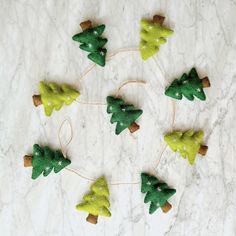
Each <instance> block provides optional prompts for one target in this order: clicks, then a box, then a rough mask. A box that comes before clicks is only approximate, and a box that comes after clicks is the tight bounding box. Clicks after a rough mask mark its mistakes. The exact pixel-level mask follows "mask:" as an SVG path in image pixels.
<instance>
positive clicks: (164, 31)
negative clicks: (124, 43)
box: [139, 15, 174, 60]
mask: <svg viewBox="0 0 236 236" xmlns="http://www.w3.org/2000/svg"><path fill="white" fill-rule="evenodd" d="M164 19H165V17H163V16H159V15H155V16H154V17H153V20H152V21H149V20H144V19H143V20H141V22H140V24H141V32H140V44H139V50H140V53H141V57H142V59H143V60H147V59H148V58H150V57H152V56H153V55H155V54H156V53H157V52H158V51H159V48H160V46H161V45H162V44H164V43H166V39H165V38H166V37H168V36H170V35H171V34H173V32H174V31H173V30H171V29H169V28H166V27H164V26H163V22H164Z"/></svg>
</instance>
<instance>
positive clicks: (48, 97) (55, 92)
mask: <svg viewBox="0 0 236 236" xmlns="http://www.w3.org/2000/svg"><path fill="white" fill-rule="evenodd" d="M39 91H40V95H33V102H34V105H35V106H39V105H41V104H43V106H44V111H45V114H46V115H47V116H50V115H51V114H52V112H53V110H54V109H55V110H57V111H58V110H60V109H61V107H62V106H63V105H64V104H65V105H70V104H71V103H72V102H73V101H74V100H75V99H76V98H77V97H78V96H79V95H80V93H79V92H78V91H77V90H75V89H73V88H71V87H70V86H69V85H66V84H62V85H57V84H56V83H45V82H44V81H41V82H40V84H39Z"/></svg>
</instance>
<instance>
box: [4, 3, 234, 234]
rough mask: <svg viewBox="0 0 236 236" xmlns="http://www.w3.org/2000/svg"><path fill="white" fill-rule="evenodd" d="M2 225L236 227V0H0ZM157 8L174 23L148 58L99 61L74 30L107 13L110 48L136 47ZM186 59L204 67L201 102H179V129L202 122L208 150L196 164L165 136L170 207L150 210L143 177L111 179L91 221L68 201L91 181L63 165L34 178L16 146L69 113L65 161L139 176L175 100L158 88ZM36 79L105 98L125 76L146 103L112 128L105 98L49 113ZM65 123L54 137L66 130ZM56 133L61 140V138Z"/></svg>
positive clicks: (149, 163)
mask: <svg viewBox="0 0 236 236" xmlns="http://www.w3.org/2000/svg"><path fill="white" fill-rule="evenodd" d="M0 6H1V7H0V26H1V35H0V42H1V43H0V65H1V66H0V73H1V86H0V89H1V90H0V91H1V92H0V107H1V114H0V130H1V132H0V133H1V135H0V160H1V165H0V185H1V187H0V234H1V235H3V236H10V235H12V236H13V235H14V236H21V235H22V236H41V235H47V236H59V235H61V236H62V235H63V236H64V235H65V236H71V235H75V236H78V235H79V236H90V235H99V236H100V235H104V236H105V235H106V236H113V235H114V236H118V235H119V236H162V235H166V236H185V235H186V236H189V235H191V236H213V235H214V236H218V235H219V236H234V235H236V216H235V215H236V214H235V210H236V203H235V200H236V161H235V151H236V144H235V140H236V125H235V124H236V122H235V119H236V111H235V110H236V109H235V108H236V106H235V104H236V96H235V94H236V83H235V80H236V63H235V61H236V33H235V28H234V27H235V24H236V14H235V12H236V1H234V0H224V1H222V0H218V1H217V0H197V1H195V0H189V1H186V0H185V1H170V0H159V1H157V0H147V1H144V0H131V1H126V0H120V1H109V0H94V1H82V0H60V1H56V0H48V1H46V0H43V1H27V0H14V1H10V0H1V1H0ZM156 13H159V14H163V15H165V16H166V20H165V24H166V25H167V26H169V27H171V28H173V29H174V31H175V33H174V35H173V36H171V37H169V38H168V43H167V44H165V45H163V46H162V47H161V50H160V52H159V53H158V54H156V55H155V60H156V63H155V61H154V60H152V59H150V60H148V61H147V62H143V61H142V60H141V58H140V55H139V53H137V52H126V53H120V54H118V55H116V56H115V57H113V58H112V59H111V60H109V61H108V62H107V65H106V67H105V68H101V67H95V68H94V70H92V71H91V72H90V73H89V74H88V75H87V76H86V77H85V78H84V79H83V80H81V81H79V79H80V77H81V75H82V74H83V73H84V72H85V71H86V69H87V68H89V67H90V66H91V65H92V63H91V61H89V60H87V53H85V52H83V51H81V50H80V49H79V44H78V43H76V42H74V41H73V40H72V39H71V37H72V36H73V35H74V34H75V33H78V32H79V31H80V27H79V23H80V22H81V21H83V20H87V19H91V20H92V21H93V22H96V23H105V24H106V30H105V33H104V36H106V37H107V38H108V40H109V41H108V43H107V49H108V52H109V53H112V52H114V51H116V50H119V49H121V48H134V47H137V46H138V43H139V28H140V25H139V21H140V19H141V18H143V17H147V18H151V17H152V16H153V15H154V14H156ZM193 66H195V67H196V68H197V70H198V71H199V74H200V75H201V76H202V77H204V76H206V75H207V76H208V77H209V79H210V81H211V88H210V89H207V90H205V91H206V96H207V100H206V101H205V102H202V101H199V100H195V101H194V102H189V101H188V100H186V99H183V100H182V101H176V102H175V120H174V124H173V125H174V128H175V129H188V128H193V129H202V130H204V132H205V137H204V143H206V144H207V145H208V146H209V151H208V153H207V155H206V156H205V157H204V158H201V157H200V156H197V159H196V164H195V165H194V166H193V167H191V166H190V165H189V164H188V162H187V161H186V160H184V159H182V158H181V157H180V155H179V154H176V153H173V152H172V151H171V150H170V149H169V148H167V149H166V150H165V151H164V153H163V156H162V159H161V161H160V164H159V166H158V168H157V171H156V172H155V174H156V176H158V177H159V178H161V179H163V180H164V181H166V182H167V183H168V184H169V185H170V186H172V187H174V188H176V190H177V193H176V194H175V195H174V196H173V197H172V198H171V199H170V202H171V204H172V206H173V207H172V210H171V211H170V212H169V213H168V214H164V213H162V211H161V210H157V211H156V213H155V214H153V215H149V214H148V205H147V204H144V203H143V199H144V196H143V194H141V192H140V185H139V184H136V185H118V186H117V185H110V202H111V208H110V210H111V212H112V217H111V218H104V217H99V223H98V224H97V225H91V224H88V223H87V222H86V220H85V218H86V213H83V212H78V211H76V209H75V205H76V204H77V203H78V202H80V200H81V198H82V197H83V195H84V194H85V193H86V192H87V190H88V188H89V186H90V184H91V182H89V181H87V180H85V179H82V178H80V177H79V176H78V175H76V174H75V173H72V172H70V171H67V170H63V171H61V172H60V173H59V174H57V175H56V174H50V175H49V176H48V177H46V178H44V177H40V178H38V179H37V180H34V181H33V180H32V179H31V168H24V167H23V159H22V157H23V156H24V155H25V154H27V153H28V154H30V153H31V152H32V145H33V144H34V143H39V144H42V145H50V146H51V147H52V148H55V149H58V148H60V144H59V140H58V137H57V135H58V131H59V127H60V125H61V124H62V122H63V121H64V120H65V119H69V120H70V122H71V125H72V128H73V139H72V142H71V143H70V145H69V146H68V147H67V154H68V156H69V157H70V159H71V160H72V164H71V166H70V167H71V168H72V169H74V170H77V171H79V172H80V173H81V174H82V175H85V176H88V177H91V178H98V177H100V176H101V175H105V176H106V178H107V179H108V181H109V183H111V182H117V181H118V182H136V181H139V180H140V173H141V172H142V171H149V170H151V169H152V168H153V167H154V166H155V165H156V163H157V161H158V160H159V158H160V156H161V152H162V150H163V146H164V145H165V144H164V141H163V134H164V133H165V132H168V131H169V130H170V129H171V126H172V119H173V103H172V102H171V99H170V98H168V97H166V96H165V95H164V94H163V92H164V88H165V86H166V85H168V84H169V83H170V82H171V81H172V80H173V79H174V78H178V77H180V76H181V75H182V73H184V72H187V71H189V70H190V69H191V68H192V67H193ZM41 80H46V81H54V82H60V83H63V82H66V83H69V84H72V85H74V86H76V87H77V88H78V89H79V90H80V92H81V96H80V97H79V100H80V101H83V102H101V103H105V98H106V96H107V95H111V94H114V93H115V91H116V89H117V88H118V87H119V86H120V85H121V84H122V83H123V82H124V81H127V80H145V81H146V82H147V84H146V85H134V84H133V85H131V84H130V85H127V86H126V87H124V88H123V89H122V90H121V95H122V96H123V98H125V99H126V100H127V101H130V102H132V103H133V104H135V106H137V107H139V108H141V109H143V111H144V113H143V115H142V116H141V118H140V119H139V121H138V123H139V124H140V130H139V131H137V132H136V133H134V134H130V133H129V132H128V131H124V132H123V133H122V134H121V135H119V136H116V135H115V134H114V128H115V126H114V125H111V124H110V122H109V119H110V116H109V115H108V114H107V113H106V107H105V106H103V105H98V106H94V105H85V104H79V103H75V102H74V103H73V104H72V105H71V106H68V107H65V108H63V109H61V110H60V111H59V112H55V113H53V115H52V116H51V117H50V118H48V117H46V116H45V115H44V112H43V109H42V107H38V108H35V107H34V106H33V104H32V98H31V96H32V95H33V94H35V93H38V83H39V81H41ZM69 130H70V129H69V126H68V124H66V125H65V126H63V130H62V133H61V135H62V141H63V142H65V141H66V140H67V139H68V136H69ZM63 145H64V144H63Z"/></svg>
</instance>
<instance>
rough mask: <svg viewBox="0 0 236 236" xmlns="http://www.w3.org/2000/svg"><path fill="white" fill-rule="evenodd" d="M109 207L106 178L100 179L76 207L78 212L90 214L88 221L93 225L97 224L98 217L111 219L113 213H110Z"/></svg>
mask: <svg viewBox="0 0 236 236" xmlns="http://www.w3.org/2000/svg"><path fill="white" fill-rule="evenodd" d="M109 207H110V202H109V189H108V186H107V181H106V179H105V178H104V177H101V178H99V179H98V180H97V181H96V182H95V183H94V184H92V185H91V187H90V192H89V193H88V194H86V195H85V196H84V197H83V200H82V202H81V203H80V204H78V205H77V206H76V208H77V210H79V211H86V212H88V213H89V215H88V217H87V218H86V220H87V221H88V222H89V223H92V224H97V219H98V216H105V217H110V216H111V212H110V211H109Z"/></svg>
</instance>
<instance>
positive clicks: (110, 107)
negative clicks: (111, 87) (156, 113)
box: [107, 96, 143, 134]
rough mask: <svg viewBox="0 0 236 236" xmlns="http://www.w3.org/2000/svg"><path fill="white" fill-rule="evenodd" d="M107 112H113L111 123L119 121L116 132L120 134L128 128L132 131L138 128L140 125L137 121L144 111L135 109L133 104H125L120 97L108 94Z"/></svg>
mask: <svg viewBox="0 0 236 236" xmlns="http://www.w3.org/2000/svg"><path fill="white" fill-rule="evenodd" d="M107 113H108V114H112V116H111V123H112V124H113V123H115V122H116V123H117V124H116V134H120V133H121V132H122V131H123V130H125V129H126V128H129V130H130V132H131V133H133V132H135V131H136V130H138V129H139V125H137V124H136V123H135V121H136V120H137V119H138V117H139V116H141V114H142V113H143V111H142V110H137V109H135V108H134V106H133V105H131V104H125V102H124V101H123V100H122V99H120V98H114V97H112V96H108V97H107Z"/></svg>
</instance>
